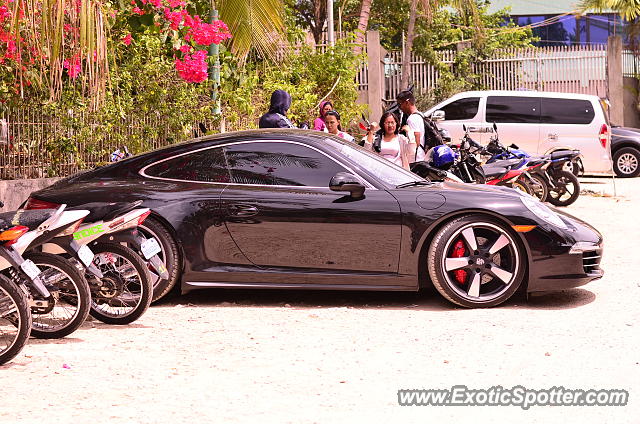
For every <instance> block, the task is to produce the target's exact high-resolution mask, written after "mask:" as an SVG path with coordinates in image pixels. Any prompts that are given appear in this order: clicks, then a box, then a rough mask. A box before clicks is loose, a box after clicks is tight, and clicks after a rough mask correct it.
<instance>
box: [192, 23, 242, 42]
mask: <svg viewBox="0 0 640 424" xmlns="http://www.w3.org/2000/svg"><path fill="white" fill-rule="evenodd" d="M187 37H189V39H193V41H194V42H195V43H196V44H200V45H202V46H208V45H209V44H220V43H221V42H222V41H224V40H226V39H228V38H231V34H230V33H229V28H228V27H227V25H226V24H225V23H224V22H222V21H214V22H212V23H210V24H207V23H204V22H197V23H195V22H194V24H193V26H192V27H191V29H189V31H188V33H187V36H185V40H186V39H187Z"/></svg>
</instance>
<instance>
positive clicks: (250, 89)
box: [221, 37, 366, 128]
mask: <svg viewBox="0 0 640 424" xmlns="http://www.w3.org/2000/svg"><path fill="white" fill-rule="evenodd" d="M353 39H354V38H353V37H351V38H345V39H342V40H339V41H338V42H336V45H335V46H334V47H333V48H329V49H327V50H326V52H320V51H316V50H315V49H313V48H311V47H309V46H303V47H301V48H300V51H299V52H292V53H290V54H289V55H288V56H287V57H286V59H285V60H284V64H281V65H280V64H267V63H263V64H260V65H256V64H254V65H247V66H245V67H239V66H238V65H237V61H235V60H234V59H233V57H231V56H230V55H228V54H225V58H224V62H223V66H222V80H223V81H222V90H221V98H222V101H223V112H224V116H225V119H226V120H227V121H228V122H229V123H230V124H231V126H232V127H234V124H236V123H238V122H240V121H241V119H242V117H244V118H245V119H246V120H247V121H248V122H247V121H245V122H244V124H245V126H246V125H248V126H251V127H255V126H257V122H258V119H259V117H260V115H262V114H263V113H265V112H266V111H267V110H268V108H269V99H270V97H271V93H272V92H273V91H275V90H278V89H280V90H285V91H287V92H289V94H291V97H292V104H291V109H290V110H289V113H288V115H287V116H288V117H289V118H290V119H291V120H292V121H293V122H294V123H301V122H307V123H309V124H311V123H312V122H313V119H315V117H316V116H317V114H318V109H317V105H318V104H319V103H320V101H321V100H322V99H323V98H324V97H325V96H326V97H327V99H329V100H331V101H332V103H333V105H334V107H335V108H336V110H338V111H339V112H340V115H341V118H342V124H343V127H345V128H346V127H348V125H349V123H350V122H351V123H355V122H356V119H357V117H358V116H359V115H360V113H362V111H364V110H365V108H366V105H360V104H356V100H357V98H358V90H357V86H356V83H355V77H356V75H357V73H358V71H359V69H360V66H361V64H362V60H363V56H356V55H355V54H354V53H353Z"/></svg>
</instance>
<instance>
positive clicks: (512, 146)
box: [509, 143, 519, 149]
mask: <svg viewBox="0 0 640 424" xmlns="http://www.w3.org/2000/svg"><path fill="white" fill-rule="evenodd" d="M509 147H511V148H512V149H519V147H518V146H517V145H516V144H513V143H512V144H511V146H509Z"/></svg>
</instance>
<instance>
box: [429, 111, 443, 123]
mask: <svg viewBox="0 0 640 424" xmlns="http://www.w3.org/2000/svg"><path fill="white" fill-rule="evenodd" d="M431 120H432V121H434V122H438V121H444V110H436V111H435V112H433V113H432V114H431Z"/></svg>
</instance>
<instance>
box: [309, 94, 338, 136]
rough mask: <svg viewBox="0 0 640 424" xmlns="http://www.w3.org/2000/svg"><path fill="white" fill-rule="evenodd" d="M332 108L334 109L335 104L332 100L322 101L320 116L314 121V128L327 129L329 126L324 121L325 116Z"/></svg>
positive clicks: (318, 129)
mask: <svg viewBox="0 0 640 424" xmlns="http://www.w3.org/2000/svg"><path fill="white" fill-rule="evenodd" d="M330 110H333V104H332V103H331V102H330V101H328V100H327V101H324V102H322V103H320V116H318V117H317V118H316V119H315V120H314V121H313V129H314V130H316V131H325V130H326V129H327V126H326V124H325V122H324V118H325V116H326V114H327V112H329V111H330Z"/></svg>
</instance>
